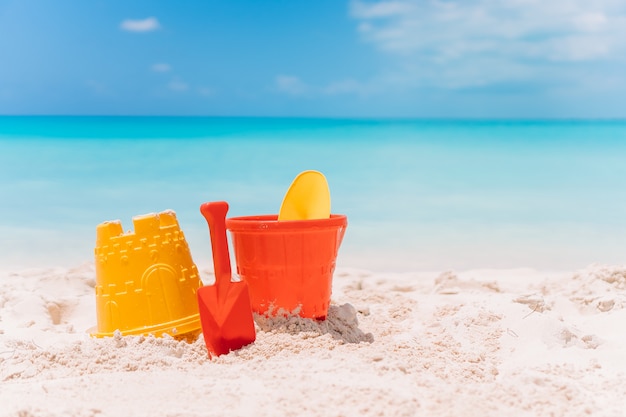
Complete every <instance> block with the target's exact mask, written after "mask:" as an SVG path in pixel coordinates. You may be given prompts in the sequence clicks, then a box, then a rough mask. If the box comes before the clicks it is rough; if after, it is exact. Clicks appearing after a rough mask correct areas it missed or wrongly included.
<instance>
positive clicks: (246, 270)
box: [226, 214, 348, 319]
mask: <svg viewBox="0 0 626 417" xmlns="http://www.w3.org/2000/svg"><path fill="white" fill-rule="evenodd" d="M347 225H348V220H347V217H346V216H345V215H341V214H333V215H330V217H328V218H326V219H315V220H293V221H292V220H287V221H279V220H278V216H277V215H264V216H247V217H232V218H229V219H226V228H227V229H228V230H229V231H230V233H231V236H232V243H233V249H234V252H235V259H236V263H237V273H238V274H239V276H240V277H241V278H242V279H243V280H244V281H245V282H246V283H247V284H248V289H249V291H250V301H251V303H252V309H253V310H254V311H255V312H257V313H260V314H267V315H276V314H298V315H299V316H301V317H306V318H315V319H325V318H326V315H327V314H328V306H329V304H330V294H331V290H332V277H333V273H334V271H335V263H336V259H337V253H338V251H339V246H340V245H341V241H342V240H343V236H344V234H345V231H346V227H347Z"/></svg>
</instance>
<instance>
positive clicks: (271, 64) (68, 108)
mask: <svg viewBox="0 0 626 417" xmlns="http://www.w3.org/2000/svg"><path fill="white" fill-rule="evenodd" d="M0 114H145V115H229V116H305V117H326V116H329V117H454V118H459V117H469V118H473V117H481V118H485V117H487V118H488V117H497V118H502V117H504V118H536V117H542V118H544V117H545V118H552V117H566V118H570V117H572V118H579V117H585V118H623V117H626V2H624V1H621V0H594V1H589V0H543V1H542V0H514V1H496V0H465V1H452V0H438V1H428V0H393V1H361V0H354V1H352V0H348V1H341V0H317V1H301V0H292V1H243V0H230V1H221V2H218V1H210V0H208V1H197V2H196V1H180V2H174V1H168V2H165V1H132V2H130V1H84V0H0Z"/></svg>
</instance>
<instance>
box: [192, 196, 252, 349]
mask: <svg viewBox="0 0 626 417" xmlns="http://www.w3.org/2000/svg"><path fill="white" fill-rule="evenodd" d="M200 212H201V213H202V215H203V216H204V218H205V219H206V221H207V223H208V224H209V232H210V235H211V248H212V250H213V268H214V270H215V284H214V285H207V286H205V287H202V288H200V289H199V290H198V306H199V309H200V319H201V322H202V334H203V335H204V341H205V343H206V346H207V350H208V351H209V354H210V355H211V356H219V355H221V354H225V353H228V352H230V351H231V350H237V349H239V348H241V347H243V346H245V345H247V344H250V343H252V342H254V340H255V339H256V332H255V329H254V320H253V318H252V310H251V309H250V296H249V295H248V287H247V285H246V283H245V282H243V281H238V282H233V281H232V279H231V278H232V275H231V269H230V256H229V255H228V242H227V240H226V227H225V225H224V219H225V218H226V213H227V212H228V204H227V203H226V202H224V201H217V202H211V203H204V204H202V205H201V206H200Z"/></svg>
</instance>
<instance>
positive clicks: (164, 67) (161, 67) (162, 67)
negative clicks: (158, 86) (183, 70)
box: [151, 62, 172, 72]
mask: <svg viewBox="0 0 626 417" xmlns="http://www.w3.org/2000/svg"><path fill="white" fill-rule="evenodd" d="M151 69H152V71H154V72H170V71H171V70H172V67H171V66H170V65H169V64H166V63H163V62H161V63H157V64H154V65H152V67H151Z"/></svg>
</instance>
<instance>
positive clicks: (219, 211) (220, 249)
mask: <svg viewBox="0 0 626 417" xmlns="http://www.w3.org/2000/svg"><path fill="white" fill-rule="evenodd" d="M200 213H202V215H203V216H204V218H205V219H206V221H207V223H208V224H209V233H210V235H211V248H212V249H213V268H214V270H215V285H216V286H217V292H218V293H222V291H221V289H222V288H224V287H228V284H229V283H230V281H231V277H232V276H231V270H230V256H229V255H228V241H227V240H226V213H228V203H227V202H225V201H213V202H210V203H204V204H202V205H201V206H200Z"/></svg>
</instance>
